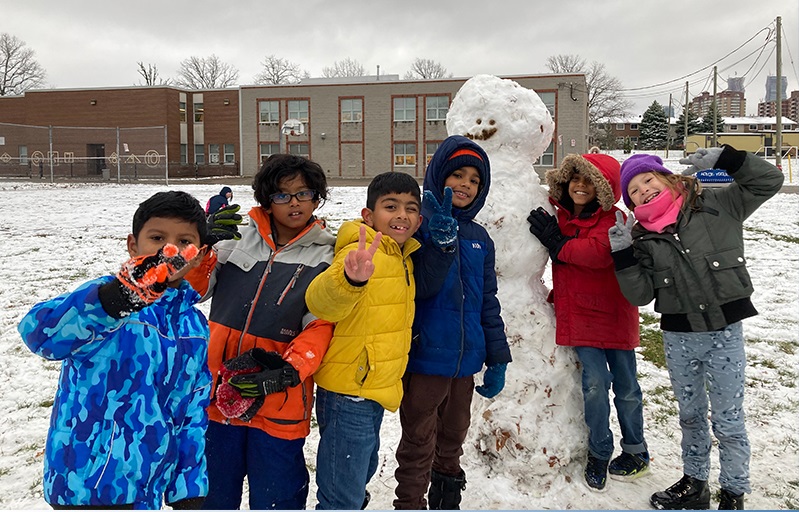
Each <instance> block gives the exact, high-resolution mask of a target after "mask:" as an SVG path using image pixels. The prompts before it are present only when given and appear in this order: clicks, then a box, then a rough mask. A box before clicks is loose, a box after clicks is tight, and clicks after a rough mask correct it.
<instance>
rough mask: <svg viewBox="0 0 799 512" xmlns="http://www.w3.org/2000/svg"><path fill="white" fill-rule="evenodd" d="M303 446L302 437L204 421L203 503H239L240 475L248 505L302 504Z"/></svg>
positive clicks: (213, 506)
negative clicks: (205, 465)
mask: <svg viewBox="0 0 799 512" xmlns="http://www.w3.org/2000/svg"><path fill="white" fill-rule="evenodd" d="M304 446H305V439H304V438H302V439H294V440H291V441H288V440H285V439H279V438H277V437H273V436H270V435H269V434H267V433H266V432H264V431H263V430H261V429H258V428H253V427H243V426H238V425H224V424H222V423H219V422H216V421H209V422H208V432H207V434H206V445H205V454H206V458H207V459H208V484H209V488H208V497H207V498H206V499H205V503H204V504H203V509H205V510H236V509H238V508H239V507H240V505H241V496H242V486H243V485H244V477H245V476H246V477H247V482H248V483H249V486H250V509H251V510H265V509H278V510H302V509H304V508H305V501H306V500H307V498H308V482H309V477H308V468H307V467H306V466H305V456H304V455H303V447H304Z"/></svg>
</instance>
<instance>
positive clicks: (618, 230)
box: [608, 210, 635, 252]
mask: <svg viewBox="0 0 799 512" xmlns="http://www.w3.org/2000/svg"><path fill="white" fill-rule="evenodd" d="M634 224H635V217H634V216H633V213H632V212H630V214H629V215H627V222H625V221H624V214H623V213H622V212H621V210H617V211H616V224H614V225H613V227H611V228H610V229H609V230H608V238H609V239H610V252H617V251H621V250H624V249H626V248H628V247H630V246H631V245H632V244H633V234H632V232H633V225H634Z"/></svg>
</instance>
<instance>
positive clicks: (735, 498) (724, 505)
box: [719, 489, 744, 510]
mask: <svg viewBox="0 0 799 512" xmlns="http://www.w3.org/2000/svg"><path fill="white" fill-rule="evenodd" d="M743 509H744V493H741V494H733V493H731V492H730V491H728V490H726V489H722V490H721V496H719V510H743Z"/></svg>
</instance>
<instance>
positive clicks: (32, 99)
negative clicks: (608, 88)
mask: <svg viewBox="0 0 799 512" xmlns="http://www.w3.org/2000/svg"><path fill="white" fill-rule="evenodd" d="M502 78H508V79H511V80H514V81H516V82H517V83H519V84H520V85H521V86H523V87H526V88H529V89H533V90H535V91H536V92H537V93H538V95H539V96H540V97H541V99H542V101H543V102H544V103H545V104H546V106H547V107H548V109H549V111H550V114H551V115H552V117H553V119H554V120H555V135H554V136H553V142H552V143H551V144H550V146H549V148H547V150H546V152H545V153H544V155H543V156H542V157H540V158H539V159H538V161H536V162H535V166H536V169H537V170H538V171H539V173H540V174H543V172H545V171H546V170H547V169H550V168H553V167H555V166H556V165H557V164H558V163H559V162H560V160H562V158H563V157H564V156H565V155H566V154H569V153H585V152H586V151H587V149H588V148H587V144H588V136H587V134H588V107H587V105H588V100H587V97H586V95H585V92H584V91H585V90H586V84H585V75H582V74H544V75H521V76H502ZM466 80H467V78H448V79H438V80H400V79H399V77H398V76H397V75H379V76H365V77H350V78H336V79H321V78H319V79H307V80H304V81H303V82H302V83H300V84H296V85H272V86H267V85H243V86H240V87H237V88H229V89H216V90H199V91H195V90H185V89H179V88H175V87H168V86H149V87H146V86H145V87H141V86H138V87H118V88H102V89H52V90H30V91H27V92H26V93H25V94H24V95H22V96H6V97H0V177H2V176H31V177H37V176H40V177H49V176H51V175H52V176H54V177H88V178H98V179H103V178H105V179H114V178H116V177H120V178H125V179H135V178H140V177H149V176H152V177H159V176H163V175H167V176H169V177H203V176H218V175H241V176H252V175H254V174H255V173H256V172H257V170H258V168H259V165H260V162H261V161H262V160H263V159H264V158H266V157H268V156H269V155H271V154H274V153H278V152H288V153H293V154H299V155H303V156H306V157H308V158H311V159H312V160H314V161H316V162H317V163H319V164H320V165H321V166H322V168H323V169H324V170H325V171H326V172H327V173H328V175H329V176H331V177H343V178H362V177H370V176H374V175H376V174H379V173H381V172H385V171H396V172H405V173H408V174H411V175H412V176H416V177H422V176H423V175H424V171H425V167H426V164H427V162H428V161H429V159H430V157H431V156H432V154H433V152H434V151H435V150H436V148H437V147H438V144H440V143H441V141H443V140H444V139H445V138H446V137H447V130H446V125H445V120H446V115H447V112H448V110H449V105H450V103H451V101H452V99H453V98H454V97H455V95H456V94H457V92H458V90H459V89H460V87H461V86H462V85H463V83H464V82H465V81H466ZM287 121H288V123H287ZM295 121H299V123H296V122H295ZM288 125H292V126H288ZM292 127H293V128H294V130H290V128H292Z"/></svg>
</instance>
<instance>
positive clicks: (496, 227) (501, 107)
mask: <svg viewBox="0 0 799 512" xmlns="http://www.w3.org/2000/svg"><path fill="white" fill-rule="evenodd" d="M447 131H448V133H449V135H456V134H457V135H463V136H465V137H468V138H470V139H472V140H474V141H475V142H477V143H478V144H480V146H481V147H482V148H483V149H484V150H485V151H486V153H487V154H488V157H489V160H490V162H491V189H490V190H489V194H488V198H487V200H486V204H485V206H484V207H483V209H482V210H481V211H480V213H479V214H478V216H477V221H478V222H480V223H481V224H482V225H483V226H484V227H485V228H486V229H487V230H488V232H489V234H490V235H491V238H492V239H493V240H494V244H495V247H496V271H497V282H498V293H497V296H498V298H499V300H500V303H501V305H502V317H503V320H504V321H505V331H506V334H507V338H508V343H509V345H510V348H511V353H512V355H513V362H512V363H510V364H509V365H508V369H507V375H506V386H505V388H504V390H503V391H502V393H500V394H499V395H498V396H497V397H496V398H494V399H493V400H485V399H482V398H480V397H479V396H477V395H475V400H474V401H473V405H472V427H471V428H470V431H469V439H467V443H466V445H465V447H464V448H465V452H466V453H465V462H466V463H467V464H469V465H471V466H473V469H472V470H480V469H484V470H486V471H487V472H488V475H487V476H490V477H492V478H495V477H505V478H507V479H509V480H510V481H511V482H510V483H512V484H513V486H514V487H515V488H516V489H520V490H523V492H526V493H530V494H532V495H535V496H543V495H544V494H546V491H547V490H548V489H549V488H551V487H553V483H554V482H555V480H557V479H561V480H562V479H564V478H565V479H566V480H567V481H568V480H569V479H570V478H571V476H567V475H570V474H571V473H574V472H575V466H576V465H577V464H576V462H575V459H579V458H580V457H582V458H584V457H585V453H586V450H587V443H586V439H587V432H586V430H585V429H586V427H585V424H584V421H583V409H582V394H581V393H582V391H581V387H580V372H579V369H578V368H577V367H576V361H577V359H576V356H575V355H574V353H573V351H572V350H571V349H570V348H564V347H558V346H556V345H555V317H554V311H553V309H552V306H551V305H550V304H549V303H548V302H547V300H546V298H547V293H548V290H547V288H546V286H545V285H544V283H543V281H542V275H543V273H544V270H545V268H546V265H547V261H548V252H547V250H546V248H544V247H543V246H542V245H541V244H540V243H539V241H538V239H537V238H536V237H535V236H533V235H531V234H530V231H529V224H528V223H527V216H528V215H529V213H530V211H531V210H533V209H535V208H537V207H539V206H541V207H543V208H545V209H546V210H548V211H549V212H550V213H552V212H553V211H554V210H553V208H552V206H551V205H550V204H549V201H548V200H547V191H546V190H545V189H544V188H543V187H542V186H541V185H540V184H539V182H540V180H539V177H538V174H537V173H536V172H535V169H534V168H533V162H534V161H535V160H536V159H537V158H538V157H540V156H541V155H542V154H543V152H544V150H545V149H546V148H547V146H548V145H549V143H550V141H551V140H552V135H553V131H554V122H553V121H552V117H551V116H550V114H549V111H548V110H547V108H546V106H545V105H544V103H543V102H542V101H541V99H540V98H539V97H538V95H537V94H536V93H535V92H534V91H532V90H530V89H526V88H524V87H522V86H520V85H519V84H518V83H516V82H514V81H512V80H504V79H500V78H498V77H495V76H491V75H477V76H474V77H472V78H471V79H469V80H468V81H467V82H466V83H464V85H463V86H462V87H461V89H460V90H459V91H458V93H457V95H456V96H455V98H454V99H453V101H452V105H451V106H450V110H449V113H448V115H447ZM478 380H479V379H478ZM470 444H471V446H473V447H474V448H475V449H474V450H471V451H470V450H469V449H468V446H469V445H470ZM558 487H559V486H558Z"/></svg>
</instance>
